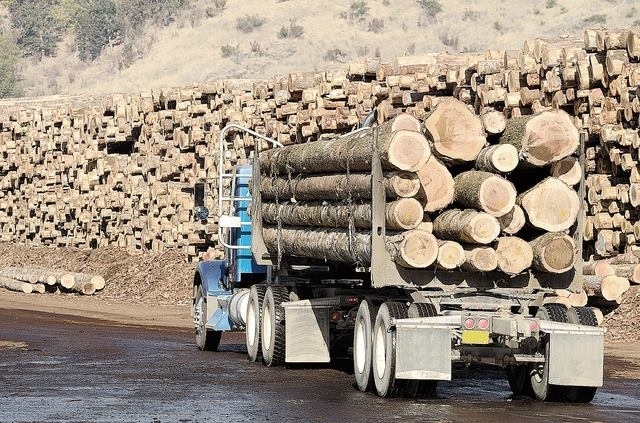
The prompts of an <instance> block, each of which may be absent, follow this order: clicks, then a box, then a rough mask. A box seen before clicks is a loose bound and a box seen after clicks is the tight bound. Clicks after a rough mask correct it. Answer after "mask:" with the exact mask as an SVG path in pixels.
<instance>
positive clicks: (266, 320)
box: [261, 286, 289, 367]
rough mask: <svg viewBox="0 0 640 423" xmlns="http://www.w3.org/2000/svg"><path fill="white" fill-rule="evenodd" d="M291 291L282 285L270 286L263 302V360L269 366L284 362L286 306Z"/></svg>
mask: <svg viewBox="0 0 640 423" xmlns="http://www.w3.org/2000/svg"><path fill="white" fill-rule="evenodd" d="M288 298H289V291H288V290H287V288H285V287H282V286H270V287H269V288H267V291H266V292H265V294H264V301H263V302H262V330H261V332H262V361H263V362H264V364H265V365H266V366H268V367H272V366H280V365H282V364H284V358H285V357H284V355H285V332H284V307H282V305H281V304H282V303H283V302H284V301H287V300H288Z"/></svg>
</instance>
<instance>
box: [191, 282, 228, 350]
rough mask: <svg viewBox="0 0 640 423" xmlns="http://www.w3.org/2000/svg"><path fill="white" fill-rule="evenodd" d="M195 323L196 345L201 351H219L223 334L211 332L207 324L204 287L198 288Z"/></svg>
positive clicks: (194, 311) (194, 308)
mask: <svg viewBox="0 0 640 423" xmlns="http://www.w3.org/2000/svg"><path fill="white" fill-rule="evenodd" d="M193 323H194V326H195V332H196V345H197V346H198V349H199V350H200V351H218V347H219V346H220V338H221V337H222V332H221V331H217V330H209V329H207V328H206V324H207V299H206V298H205V296H204V293H203V292H202V285H197V286H196V297H195V301H194V304H193Z"/></svg>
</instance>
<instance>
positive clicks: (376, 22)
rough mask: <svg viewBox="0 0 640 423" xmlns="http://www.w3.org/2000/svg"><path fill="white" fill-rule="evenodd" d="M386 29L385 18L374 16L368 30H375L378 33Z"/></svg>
mask: <svg viewBox="0 0 640 423" xmlns="http://www.w3.org/2000/svg"><path fill="white" fill-rule="evenodd" d="M383 29H384V19H379V18H373V19H371V20H370V21H369V27H368V28H367V31H369V32H375V33H376V34H378V33H380V32H382V30H383Z"/></svg>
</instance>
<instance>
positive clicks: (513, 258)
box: [495, 236, 533, 275]
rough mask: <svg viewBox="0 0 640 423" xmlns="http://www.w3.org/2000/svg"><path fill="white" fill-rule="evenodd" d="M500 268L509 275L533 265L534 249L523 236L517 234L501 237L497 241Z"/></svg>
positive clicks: (496, 248)
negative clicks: (516, 235)
mask: <svg viewBox="0 0 640 423" xmlns="http://www.w3.org/2000/svg"><path fill="white" fill-rule="evenodd" d="M495 250H496V257H497V260H498V269H499V270H501V271H503V272H504V273H507V274H509V275H516V274H518V273H522V272H523V271H525V270H526V269H528V268H530V267H531V264H532V262H533V250H532V249H531V245H529V243H528V242H527V241H525V240H523V239H522V238H518V237H515V236H505V237H500V238H498V240H497V243H496V247H495Z"/></svg>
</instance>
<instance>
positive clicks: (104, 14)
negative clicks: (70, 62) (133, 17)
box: [75, 0, 122, 61]
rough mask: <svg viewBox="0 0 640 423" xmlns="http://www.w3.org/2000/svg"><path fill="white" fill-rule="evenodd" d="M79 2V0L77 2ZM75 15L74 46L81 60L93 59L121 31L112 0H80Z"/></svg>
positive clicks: (120, 24)
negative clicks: (79, 5)
mask: <svg viewBox="0 0 640 423" xmlns="http://www.w3.org/2000/svg"><path fill="white" fill-rule="evenodd" d="M79 3H80V2H79ZM81 4H82V6H83V7H82V9H81V10H80V12H79V13H78V15H77V17H76V25H75V31H76V46H77V47H78V55H79V56H80V59H81V60H83V61H87V60H94V59H95V58H97V57H98V56H99V55H100V53H101V52H102V49H103V48H104V47H106V46H107V45H109V44H111V43H113V42H114V41H115V39H116V37H117V36H118V35H119V34H120V33H121V31H122V23H121V21H120V20H118V17H117V10H116V4H115V3H114V1H113V0H82V1H81Z"/></svg>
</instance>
